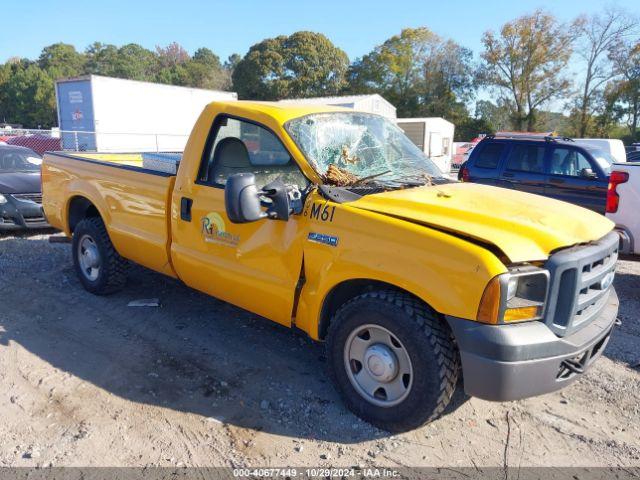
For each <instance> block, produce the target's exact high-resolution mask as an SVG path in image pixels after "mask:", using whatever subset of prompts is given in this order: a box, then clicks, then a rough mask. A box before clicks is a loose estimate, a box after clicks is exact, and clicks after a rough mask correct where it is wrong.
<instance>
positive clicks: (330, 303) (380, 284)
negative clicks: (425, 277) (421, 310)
mask: <svg viewBox="0 0 640 480" xmlns="http://www.w3.org/2000/svg"><path fill="white" fill-rule="evenodd" d="M376 290H392V291H396V292H401V293H403V294H405V295H408V296H411V297H413V298H415V299H416V300H418V301H420V302H421V303H423V304H424V305H426V306H427V307H428V308H430V309H431V310H433V311H434V312H435V313H436V314H437V315H438V317H440V318H441V319H442V321H443V323H444V324H445V325H446V324H447V322H446V321H445V320H444V317H442V315H441V314H440V313H438V312H437V311H436V310H435V309H433V307H431V305H429V304H428V303H427V302H425V301H424V300H423V299H422V298H420V297H419V296H418V295H416V294H415V293H412V292H410V291H408V290H407V289H405V288H402V287H399V286H398V285H394V284H392V283H388V282H384V281H381V280H374V279H371V278H357V279H351V280H345V281H342V282H340V283H338V284H336V285H334V286H333V287H332V288H331V290H329V292H328V293H327V295H325V297H324V300H323V301H322V307H321V308H320V318H319V319H318V338H319V339H320V340H324V339H325V338H326V336H327V332H328V331H329V325H330V324H331V319H332V318H333V316H334V314H335V313H336V311H337V310H338V309H339V308H340V307H341V306H342V305H344V303H346V302H347V301H349V300H350V299H352V298H354V297H357V296H358V295H362V294H363V293H367V292H372V291H376Z"/></svg>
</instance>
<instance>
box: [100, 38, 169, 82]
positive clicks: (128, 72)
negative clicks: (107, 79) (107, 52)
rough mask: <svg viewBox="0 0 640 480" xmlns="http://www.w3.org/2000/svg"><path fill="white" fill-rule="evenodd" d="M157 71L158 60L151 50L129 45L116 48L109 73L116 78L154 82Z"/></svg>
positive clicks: (132, 44)
mask: <svg viewBox="0 0 640 480" xmlns="http://www.w3.org/2000/svg"><path fill="white" fill-rule="evenodd" d="M158 69H159V66H158V58H157V56H156V55H155V54H154V53H153V52H152V51H151V50H147V49H146V48H144V47H141V46H140V45H138V44H136V43H129V44H127V45H123V46H122V47H120V48H118V54H117V56H116V57H115V61H114V63H113V66H112V68H111V72H112V75H113V76H114V77H118V78H128V79H130V80H143V81H151V82H152V81H155V80H156V77H157V73H158Z"/></svg>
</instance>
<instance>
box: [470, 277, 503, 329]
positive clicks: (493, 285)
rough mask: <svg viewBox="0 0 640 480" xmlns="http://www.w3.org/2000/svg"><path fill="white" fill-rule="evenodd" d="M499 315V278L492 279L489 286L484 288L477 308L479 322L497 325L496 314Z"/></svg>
mask: <svg viewBox="0 0 640 480" xmlns="http://www.w3.org/2000/svg"><path fill="white" fill-rule="evenodd" d="M499 313H500V277H499V276H497V277H493V278H492V279H491V281H490V282H489V284H488V285H487V286H486V287H485V289H484V293H483V294H482V300H480V306H479V307H478V315H477V316H476V318H477V320H478V321H479V322H483V323H498V314H499Z"/></svg>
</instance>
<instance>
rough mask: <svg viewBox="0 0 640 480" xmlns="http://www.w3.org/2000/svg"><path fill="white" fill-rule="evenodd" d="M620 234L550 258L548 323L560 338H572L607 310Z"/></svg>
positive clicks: (545, 318) (546, 317) (561, 252)
mask: <svg viewBox="0 0 640 480" xmlns="http://www.w3.org/2000/svg"><path fill="white" fill-rule="evenodd" d="M618 241H619V238H618V235H617V234H616V233H615V232H611V233H609V234H608V235H606V236H605V237H603V238H601V239H600V240H598V241H596V242H593V243H590V244H588V245H579V246H577V247H572V248H568V249H566V250H561V251H559V252H557V253H555V254H553V255H551V257H550V258H549V260H548V261H547V263H546V267H547V268H548V269H549V273H550V276H551V284H550V288H549V297H548V304H547V310H546V312H545V316H544V321H545V323H546V324H547V325H548V326H549V328H550V329H551V330H552V331H553V332H554V333H555V334H556V335H558V336H565V335H569V334H571V333H573V332H575V331H576V330H579V329H580V328H581V327H583V326H585V325H587V324H589V323H590V321H591V320H593V319H595V318H596V317H597V316H598V315H599V314H600V312H601V311H602V309H603V308H604V306H605V304H606V302H607V298H608V297H609V292H610V291H611V284H612V280H613V275H614V272H615V268H616V261H617V259H618Z"/></svg>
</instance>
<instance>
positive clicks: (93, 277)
mask: <svg viewBox="0 0 640 480" xmlns="http://www.w3.org/2000/svg"><path fill="white" fill-rule="evenodd" d="M72 245H73V264H74V266H75V269H76V274H77V275H78V278H79V279H80V282H81V283H82V285H83V286H84V288H85V289H86V290H88V291H89V292H91V293H93V294H95V295H109V294H111V293H115V292H117V291H119V290H121V289H122V288H123V287H124V285H125V283H126V281H127V270H128V265H129V263H128V262H127V260H126V259H124V258H122V257H121V256H120V254H119V253H118V252H117V251H116V249H115V248H114V247H113V244H112V243H111V239H110V238H109V234H108V233H107V229H106V228H105V226H104V222H103V221H102V219H101V218H98V217H90V218H85V219H84V220H81V221H80V222H79V223H78V225H76V228H75V230H74V231H73V242H72Z"/></svg>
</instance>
